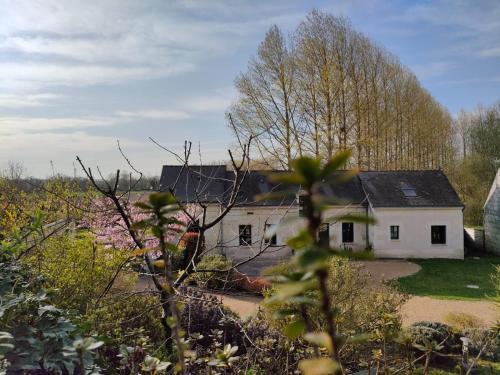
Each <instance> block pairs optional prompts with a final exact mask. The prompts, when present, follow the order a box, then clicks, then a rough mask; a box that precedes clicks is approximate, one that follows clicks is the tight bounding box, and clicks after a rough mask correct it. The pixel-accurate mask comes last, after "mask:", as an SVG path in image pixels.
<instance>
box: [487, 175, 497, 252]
mask: <svg viewBox="0 0 500 375" xmlns="http://www.w3.org/2000/svg"><path fill="white" fill-rule="evenodd" d="M484 245H485V248H486V251H490V252H492V253H496V254H500V169H498V172H497V175H496V177H495V180H494V181H493V184H492V185H491V189H490V193H489V194H488V198H487V199H486V202H485V204H484Z"/></svg>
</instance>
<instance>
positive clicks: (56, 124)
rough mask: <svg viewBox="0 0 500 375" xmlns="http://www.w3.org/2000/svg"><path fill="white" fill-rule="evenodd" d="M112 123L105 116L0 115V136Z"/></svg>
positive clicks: (112, 121) (91, 126) (111, 120)
mask: <svg viewBox="0 0 500 375" xmlns="http://www.w3.org/2000/svg"><path fill="white" fill-rule="evenodd" d="M113 124H114V120H113V119H112V118H107V117H58V118H50V117H0V135H2V137H0V138H3V137H4V136H6V135H14V134H15V135H19V134H23V133H28V132H40V131H56V130H65V129H83V128H94V127H101V126H110V125H113ZM75 134H76V133H75Z"/></svg>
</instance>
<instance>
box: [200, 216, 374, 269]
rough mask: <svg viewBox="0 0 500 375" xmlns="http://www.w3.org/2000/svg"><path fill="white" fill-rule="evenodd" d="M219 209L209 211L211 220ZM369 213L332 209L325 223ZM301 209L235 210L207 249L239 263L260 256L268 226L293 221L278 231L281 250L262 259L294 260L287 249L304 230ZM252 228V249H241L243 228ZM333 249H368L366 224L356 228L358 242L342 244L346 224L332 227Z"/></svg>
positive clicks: (209, 234) (210, 237) (213, 231)
mask: <svg viewBox="0 0 500 375" xmlns="http://www.w3.org/2000/svg"><path fill="white" fill-rule="evenodd" d="M217 212H218V209H217V208H216V207H215V206H214V207H211V208H210V209H209V211H208V216H210V217H214V216H215V215H216V214H217ZM365 212H366V209H365V208H363V207H360V206H350V207H349V208H331V209H329V210H327V211H326V212H325V214H324V217H325V219H328V218H332V217H334V216H337V215H346V214H358V215H359V214H364V213H365ZM298 216H299V212H298V207H297V206H294V207H283V206H281V207H235V208H233V209H232V210H231V211H230V212H229V213H228V214H227V216H226V217H225V218H224V219H223V221H222V223H221V224H220V225H217V226H215V227H214V228H212V229H211V230H210V231H208V232H207V233H206V237H205V238H206V246H207V248H211V247H213V248H215V247H217V252H219V253H223V254H225V255H226V256H228V257H230V258H231V259H233V260H236V261H239V260H242V259H245V258H248V257H249V256H251V255H253V254H255V253H257V252H259V251H260V249H262V245H263V244H262V238H263V236H264V228H265V224H266V223H267V224H278V223H280V221H282V220H290V218H297V219H296V220H293V221H289V222H287V223H286V224H285V225H283V226H281V227H279V228H278V230H277V232H276V236H277V246H273V247H270V248H269V249H267V250H266V251H265V252H264V253H263V254H262V255H261V256H260V257H262V258H266V257H272V258H276V257H277V258H279V259H283V258H286V257H288V256H290V254H291V252H290V250H289V249H286V248H284V246H285V245H286V242H287V240H288V239H289V238H291V237H292V236H294V235H295V234H297V232H298V231H299V230H300V229H301V228H302V227H303V225H304V223H303V220H301V219H300V218H298ZM240 225H251V226H252V242H253V244H252V246H243V247H242V246H240V245H239V226H240ZM330 246H331V247H333V248H341V247H343V246H345V247H348V248H350V249H352V250H363V249H365V248H366V226H365V224H358V223H355V224H354V242H352V243H345V244H343V243H342V223H340V222H339V223H333V222H332V223H331V224H330Z"/></svg>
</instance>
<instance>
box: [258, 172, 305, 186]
mask: <svg viewBox="0 0 500 375" xmlns="http://www.w3.org/2000/svg"><path fill="white" fill-rule="evenodd" d="M267 179H268V180H269V181H270V182H280V183H283V184H289V185H304V184H305V183H306V182H307V181H306V179H305V178H304V176H302V175H301V174H300V173H297V172H281V173H273V174H270V175H269V177H268V178H267Z"/></svg>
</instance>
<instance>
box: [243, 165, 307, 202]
mask: <svg viewBox="0 0 500 375" xmlns="http://www.w3.org/2000/svg"><path fill="white" fill-rule="evenodd" d="M268 173H269V171H250V173H248V174H247V176H246V178H245V181H244V182H243V184H242V185H241V189H240V192H239V195H238V200H237V202H238V205H248V206H281V205H291V204H293V203H295V200H296V199H297V194H298V192H299V187H298V186H293V185H286V184H282V183H273V182H270V181H269V180H268V179H267V175H268ZM272 173H280V172H272ZM267 193H290V195H288V196H283V197H276V198H272V199H267V200H264V201H263V200H259V201H257V200H256V199H255V197H256V196H258V195H261V194H267Z"/></svg>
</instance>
